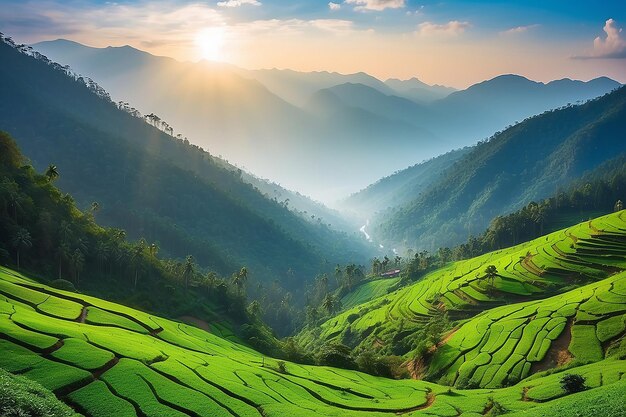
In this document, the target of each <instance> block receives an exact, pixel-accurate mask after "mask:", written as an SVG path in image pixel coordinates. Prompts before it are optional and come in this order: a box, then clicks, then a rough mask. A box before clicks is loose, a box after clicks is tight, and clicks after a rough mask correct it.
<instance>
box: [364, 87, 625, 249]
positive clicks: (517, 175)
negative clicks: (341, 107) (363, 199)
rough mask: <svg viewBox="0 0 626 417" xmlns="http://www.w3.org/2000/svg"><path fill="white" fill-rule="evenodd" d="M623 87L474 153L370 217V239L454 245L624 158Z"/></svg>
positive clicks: (531, 122) (521, 127)
mask: <svg viewBox="0 0 626 417" xmlns="http://www.w3.org/2000/svg"><path fill="white" fill-rule="evenodd" d="M624 129H626V88H620V89H618V90H616V91H614V92H613V93H610V94H607V95H605V96H603V97H600V98H598V99H595V100H593V101H590V102H588V103H586V104H583V105H579V106H570V107H567V108H563V109H559V110H554V111H550V112H546V113H544V114H541V115H539V116H536V117H533V118H530V119H528V120H525V121H524V122H522V123H519V124H517V125H515V126H512V127H510V128H509V129H507V130H505V131H503V132H500V133H497V134H496V135H494V136H493V137H492V138H491V139H490V140H488V141H484V142H481V143H480V144H478V145H477V146H475V147H473V148H472V150H471V151H470V152H468V153H467V154H466V155H465V156H464V157H463V158H461V159H459V160H458V161H457V162H456V163H455V164H453V166H452V167H450V168H448V169H447V170H445V171H444V172H443V174H442V176H441V178H440V179H439V180H438V181H436V182H435V183H432V184H431V185H430V186H428V187H427V188H426V189H424V190H423V191H422V193H421V195H419V196H417V197H416V198H414V199H413V200H412V201H411V202H409V203H407V204H404V205H402V206H399V207H396V208H394V209H392V210H390V211H388V212H385V213H383V214H381V215H380V216H378V217H377V218H376V219H375V224H378V227H376V228H374V229H373V233H372V234H373V235H375V236H376V237H378V238H382V237H384V238H385V239H388V240H390V241H393V242H404V243H405V245H408V246H413V247H416V246H417V247H419V248H426V249H429V250H433V249H435V248H438V247H441V246H447V245H454V244H457V243H460V242H461V241H462V240H464V239H465V238H466V237H467V235H468V234H475V233H476V232H477V231H479V230H483V229H484V228H485V227H486V226H487V224H488V223H489V221H490V220H491V219H492V218H494V217H495V216H498V215H502V214H505V213H507V212H510V211H513V210H516V209H518V208H520V207H522V206H524V205H526V204H527V203H528V202H530V201H532V200H537V199H539V198H542V197H545V196H547V195H549V194H552V193H553V192H554V191H555V190H556V189H557V187H563V186H564V185H566V184H567V183H568V182H569V181H571V180H573V179H575V178H577V177H579V176H580V175H582V174H583V173H584V172H585V171H587V170H591V169H593V168H595V167H596V166H598V165H600V164H601V163H602V162H603V161H606V160H609V159H611V158H613V157H614V156H616V155H619V154H621V153H623V152H626V145H625V143H624V141H623V140H622V132H623V131H624Z"/></svg>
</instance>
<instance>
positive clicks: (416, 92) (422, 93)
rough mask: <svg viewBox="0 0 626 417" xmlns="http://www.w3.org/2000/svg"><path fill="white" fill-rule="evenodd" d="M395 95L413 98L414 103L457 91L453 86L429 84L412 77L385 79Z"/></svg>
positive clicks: (425, 101) (438, 97)
mask: <svg viewBox="0 0 626 417" xmlns="http://www.w3.org/2000/svg"><path fill="white" fill-rule="evenodd" d="M385 84H387V85H388V86H389V87H391V88H392V89H393V90H394V91H395V92H396V94H397V95H399V96H402V97H405V98H408V99H409V100H413V101H415V102H416V103H428V102H431V101H434V100H438V99H442V98H444V97H447V96H448V95H450V94H451V93H453V92H455V91H457V90H456V89H455V88H452V87H446V86H443V85H436V84H435V85H429V84H426V83H425V82H422V81H420V80H419V79H417V78H415V77H413V78H410V79H408V80H399V79H397V78H390V79H388V80H386V81H385Z"/></svg>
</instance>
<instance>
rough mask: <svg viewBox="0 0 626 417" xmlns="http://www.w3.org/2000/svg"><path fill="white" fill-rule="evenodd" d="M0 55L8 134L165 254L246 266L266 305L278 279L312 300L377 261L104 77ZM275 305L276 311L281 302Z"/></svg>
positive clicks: (80, 199) (28, 55) (18, 50)
mask: <svg viewBox="0 0 626 417" xmlns="http://www.w3.org/2000/svg"><path fill="white" fill-rule="evenodd" d="M0 60H1V61H2V63H3V65H2V66H1V67H0V91H2V94H3V98H5V99H3V100H2V101H1V102H0V130H7V131H8V132H9V133H10V134H11V135H12V136H14V137H15V138H16V140H17V141H18V144H19V146H20V148H21V149H22V151H23V152H24V153H25V154H26V155H28V157H29V158H31V160H32V164H33V166H34V167H35V169H36V170H38V171H39V172H46V170H47V168H48V167H49V166H50V164H54V166H55V171H56V172H57V173H58V174H59V177H58V179H57V178H56V176H55V175H54V174H51V175H52V176H50V177H49V179H50V180H53V181H54V182H55V183H57V184H58V186H59V187H60V188H61V189H62V190H63V191H65V192H69V193H71V195H72V196H73V197H74V198H75V199H76V202H77V206H78V207H80V208H81V209H82V210H84V211H86V212H91V213H92V214H93V215H94V216H95V217H96V218H97V220H98V221H99V222H101V224H105V225H108V226H114V227H116V228H121V229H124V230H125V231H126V232H127V233H128V236H129V238H132V239H133V240H139V239H140V238H142V237H144V238H146V240H147V241H149V242H150V243H156V244H157V245H158V247H159V249H160V253H161V255H162V256H164V257H168V258H176V259H179V260H183V259H185V258H186V257H187V256H188V255H192V256H193V259H194V260H195V262H196V263H197V264H198V265H199V266H200V268H201V269H211V270H213V271H215V272H217V273H218V274H219V275H223V276H224V275H230V274H231V273H232V272H233V271H238V270H239V269H240V268H241V266H243V265H245V266H247V267H248V268H249V270H250V272H251V273H250V281H251V283H252V282H253V283H254V286H255V287H256V286H257V284H259V283H260V284H262V287H261V289H260V290H259V291H256V294H258V296H259V297H258V298H261V296H263V295H264V294H265V293H267V295H268V297H269V296H270V295H271V294H270V290H269V288H268V287H270V286H271V283H272V282H273V281H274V280H277V282H278V284H279V286H280V287H282V288H285V289H287V290H288V291H289V292H291V293H292V295H295V296H299V297H302V296H303V294H302V293H301V292H300V291H301V290H302V289H303V286H302V285H300V284H301V283H303V282H307V281H311V280H312V278H313V277H314V276H315V275H316V274H318V273H320V272H322V271H324V270H328V272H330V271H331V270H332V268H333V265H335V264H336V263H342V264H343V263H346V262H349V261H352V260H354V261H357V260H359V259H365V258H366V256H367V255H368V252H369V249H368V248H367V247H366V246H365V245H364V244H363V243H362V242H360V241H359V240H358V239H357V238H356V234H355V236H348V235H347V234H345V233H339V232H336V231H335V230H333V229H331V228H330V227H329V225H328V224H327V222H326V221H321V219H320V221H319V222H318V221H317V220H315V221H311V219H310V217H309V215H306V216H305V215H304V214H303V215H299V214H296V213H294V212H293V211H291V210H290V209H289V207H288V204H287V203H285V202H284V201H277V200H275V199H272V198H267V197H266V196H265V195H264V194H263V193H261V192H260V191H259V190H257V189H256V188H255V187H254V186H252V185H250V184H248V183H246V182H245V181H244V180H243V179H242V173H241V171H240V170H238V169H237V168H235V167H233V166H232V165H229V164H226V163H225V162H224V161H223V160H220V159H219V158H217V157H215V156H213V155H211V154H209V152H207V151H205V150H203V149H201V148H199V147H198V146H195V145H192V144H190V143H189V141H188V140H186V139H183V138H182V137H180V138H176V137H173V136H172V135H171V134H170V133H171V130H170V127H168V126H166V125H164V123H163V121H162V120H161V119H159V118H158V117H156V118H155V116H154V115H148V116H150V117H148V118H147V119H146V120H147V122H146V120H144V118H142V117H141V115H139V114H138V112H137V111H136V110H134V109H130V108H128V104H127V103H125V104H124V103H121V104H120V105H119V106H118V105H117V104H115V103H113V102H111V101H110V98H109V97H108V94H107V93H106V91H104V90H103V89H102V88H100V87H99V86H98V85H97V84H96V83H94V82H93V81H92V80H90V79H85V78H83V77H80V76H78V75H76V74H73V73H72V72H71V71H69V69H67V68H64V67H62V66H61V65H59V64H56V63H53V62H51V61H49V60H48V59H46V58H45V57H43V56H41V55H40V54H37V53H33V52H29V50H28V47H25V46H21V47H19V46H15V45H11V44H10V43H8V41H7V39H6V38H3V37H2V36H0ZM23 109H29V111H23ZM161 129H163V130H161ZM168 132H169V133H168ZM93 202H97V203H98V205H97V206H93V205H92V203H93ZM92 209H95V210H92ZM14 235H15V236H17V234H12V235H11V237H12V238H13V237H14ZM22 237H25V236H22ZM31 242H32V243H33V244H34V243H35V240H34V239H31ZM15 243H16V244H17V246H19V248H20V254H23V253H29V252H30V253H35V250H34V249H33V248H28V245H27V244H26V240H25V239H22V238H21V239H20V241H19V242H17V241H16V242H15ZM18 243H19V244H18ZM14 248H16V246H15V245H14V244H13V243H11V244H10V246H9V248H5V250H10V251H11V255H12V256H14V254H13V249H14ZM74 254H75V248H73V247H72V248H71V252H68V253H67V254H66V255H67V257H72V259H73V260H74V261H75V263H76V265H80V264H81V259H80V256H79V255H78V254H76V256H74ZM64 256H65V255H64ZM107 263H108V262H104V264H105V266H106V265H107ZM55 265H56V263H50V264H48V268H49V269H51V270H52V269H53V268H54V267H55ZM57 266H58V265H57ZM64 268H65V269H67V265H64ZM51 272H52V271H51ZM141 272H142V271H141V270H140V275H141ZM114 273H117V271H114ZM81 275H82V276H86V274H85V273H84V272H83V271H81ZM144 275H147V271H145V274H144ZM141 278H142V277H141V276H140V278H139V279H140V280H141ZM281 295H284V293H283V294H281ZM271 301H272V302H270V303H268V306H272V305H278V304H280V302H281V299H277V300H271ZM276 327H278V326H276Z"/></svg>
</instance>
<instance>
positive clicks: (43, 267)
mask: <svg viewBox="0 0 626 417" xmlns="http://www.w3.org/2000/svg"><path fill="white" fill-rule="evenodd" d="M0 155H1V159H0V261H1V262H3V263H7V262H9V263H11V264H13V265H15V266H16V267H18V268H21V269H26V270H28V271H32V272H35V273H36V274H37V275H39V276H41V277H44V278H48V279H54V281H52V282H51V286H54V287H55V288H59V289H64V290H67V291H76V289H78V290H81V291H84V290H89V291H92V292H95V293H96V294H99V295H103V296H106V297H107V298H112V299H116V300H123V301H124V302H126V303H129V304H131V305H135V306H141V307H143V308H145V309H148V310H152V311H158V312H160V313H162V314H166V315H169V316H171V317H183V316H184V317H187V318H190V319H191V320H195V321H204V322H207V325H209V324H208V323H211V324H210V325H211V326H214V327H215V326H218V327H219V329H220V332H221V333H222V334H230V336H233V331H235V333H237V335H239V336H241V335H243V334H244V332H243V329H242V330H239V328H240V327H242V326H244V327H245V329H246V332H245V333H246V335H247V336H246V339H247V340H248V342H250V343H253V344H254V345H255V346H256V347H257V348H259V349H262V350H264V351H266V352H273V353H274V354H277V355H279V354H280V352H279V346H278V343H277V341H276V340H275V339H274V337H273V336H272V334H271V333H270V331H269V330H268V329H266V328H265V327H264V325H263V324H262V323H261V322H260V320H259V319H258V317H256V316H255V315H253V314H251V313H249V312H248V311H247V310H246V306H247V304H248V302H247V299H246V295H245V291H244V288H245V284H246V280H247V275H248V271H247V268H245V267H244V268H241V269H239V270H238V271H237V272H236V273H235V274H234V276H233V277H232V278H231V277H220V276H218V275H217V274H216V273H214V272H212V271H208V272H207V271H202V270H200V269H199V268H198V266H197V265H196V264H195V262H194V259H193V258H192V257H187V259H186V260H185V262H184V263H183V262H180V261H172V260H163V259H161V258H160V257H159V256H158V246H157V245H156V244H148V243H147V242H146V241H145V240H143V239H140V240H139V241H137V242H128V241H127V240H126V238H125V236H126V235H125V232H124V231H122V230H120V229H114V228H102V227H100V226H99V225H98V224H97V223H96V222H95V219H94V215H93V212H92V211H88V212H86V213H85V212H81V211H80V210H78V209H77V208H76V206H75V204H74V202H73V200H72V198H71V197H69V196H68V195H66V194H63V193H61V192H60V191H59V190H58V189H57V188H56V187H55V186H54V184H53V183H52V181H53V180H54V178H56V177H58V174H57V175H56V176H55V175H52V174H51V169H50V167H49V168H48V169H47V171H46V173H44V174H43V175H40V174H37V173H36V172H35V170H34V169H33V168H32V167H31V166H29V165H26V160H25V158H24V157H23V156H22V155H21V153H20V152H19V150H18V148H17V146H16V144H15V142H14V141H13V139H12V138H11V137H10V136H8V135H7V134H6V133H3V132H0ZM25 236H28V242H29V245H28V246H25V245H17V246H16V245H15V242H16V237H19V238H20V239H24V238H25ZM18 255H19V265H18ZM3 286H4V284H3V283H0V294H1V293H2V291H4V288H3ZM32 293H33V291H32V290H29V289H27V288H23V289H21V290H20V293H19V294H16V296H17V297H18V298H19V299H20V300H28V299H29V297H31V296H35V297H37V298H36V301H37V304H36V307H37V310H38V311H41V312H42V313H45V314H50V315H52V316H55V317H59V318H64V319H69V320H74V319H77V318H80V317H83V314H84V313H86V317H89V318H88V319H87V320H88V321H89V322H90V323H92V324H97V325H107V326H116V327H119V328H123V329H128V330H132V331H141V332H146V333H147V332H149V331H150V330H152V329H151V325H150V324H149V323H147V324H146V325H145V326H143V327H138V325H137V323H135V322H133V321H132V320H130V319H129V318H128V317H120V316H119V315H112V314H111V313H110V312H108V310H107V308H106V306H105V307H100V306H99V304H97V305H94V306H87V307H86V310H85V311H83V306H82V305H81V304H80V303H77V302H74V301H72V300H71V298H70V299H62V298H59V297H56V296H53V295H45V294H41V293H38V294H35V295H33V294H32ZM27 304H28V303H27ZM152 326H153V325H152Z"/></svg>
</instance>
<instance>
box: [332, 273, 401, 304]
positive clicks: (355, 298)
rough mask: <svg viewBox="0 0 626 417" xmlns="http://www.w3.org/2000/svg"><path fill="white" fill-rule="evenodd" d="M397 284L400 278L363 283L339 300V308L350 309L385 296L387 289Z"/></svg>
mask: <svg viewBox="0 0 626 417" xmlns="http://www.w3.org/2000/svg"><path fill="white" fill-rule="evenodd" d="M398 282H400V278H386V279H376V280H371V281H367V282H364V283H363V284H361V285H359V286H358V287H356V288H355V289H354V290H352V291H350V292H349V293H348V294H346V295H345V296H344V297H343V298H342V299H341V306H342V307H343V308H352V307H354V306H356V305H359V304H363V303H366V302H368V301H369V300H372V299H374V298H376V297H380V296H381V295H385V294H387V293H388V292H389V289H390V288H392V287H393V286H394V285H396V284H397V283H398Z"/></svg>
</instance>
